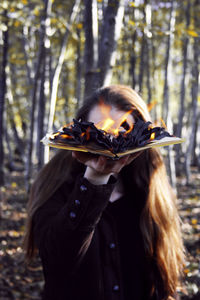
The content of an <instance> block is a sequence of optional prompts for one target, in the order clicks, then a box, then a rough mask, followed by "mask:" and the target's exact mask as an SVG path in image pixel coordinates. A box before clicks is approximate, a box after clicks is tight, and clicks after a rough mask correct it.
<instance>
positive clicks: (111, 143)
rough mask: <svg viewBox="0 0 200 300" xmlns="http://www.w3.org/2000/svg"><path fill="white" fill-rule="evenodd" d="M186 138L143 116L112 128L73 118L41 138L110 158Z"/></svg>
mask: <svg viewBox="0 0 200 300" xmlns="http://www.w3.org/2000/svg"><path fill="white" fill-rule="evenodd" d="M107 123H108V121H107ZM183 141H184V139H181V138H178V137H175V136H173V135H170V134H169V133H168V132H167V130H166V129H165V128H164V127H158V126H153V124H152V123H151V122H144V121H143V120H141V119H138V120H137V121H136V122H135V123H134V124H133V125H132V126H131V125H130V124H129V123H128V122H127V120H126V118H123V120H121V123H120V124H119V126H118V128H115V130H113V131H110V130H109V129H108V126H105V123H104V126H102V125H101V126H99V125H98V124H94V123H93V122H86V121H81V120H75V119H74V120H73V122H72V123H71V124H69V125H65V126H63V127H62V128H61V129H60V130H58V131H56V132H54V133H52V134H47V135H46V136H45V137H44V138H43V139H42V142H43V143H44V144H45V145H48V146H50V147H54V148H60V149H66V150H75V151H83V152H90V153H94V154H99V155H105V156H108V157H111V158H119V157H122V156H124V155H127V154H131V153H134V152H138V151H141V150H145V149H148V148H154V147H161V146H168V145H171V144H179V143H182V142H183Z"/></svg>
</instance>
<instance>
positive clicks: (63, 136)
mask: <svg viewBox="0 0 200 300" xmlns="http://www.w3.org/2000/svg"><path fill="white" fill-rule="evenodd" d="M60 137H61V139H72V136H71V135H68V134H61V135H60Z"/></svg>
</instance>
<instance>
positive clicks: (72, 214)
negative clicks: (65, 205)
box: [69, 211, 76, 219]
mask: <svg viewBox="0 0 200 300" xmlns="http://www.w3.org/2000/svg"><path fill="white" fill-rule="evenodd" d="M69 216H70V218H71V219H75V218H76V214H75V212H73V211H70V213H69Z"/></svg>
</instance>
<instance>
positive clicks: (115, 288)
mask: <svg viewBox="0 0 200 300" xmlns="http://www.w3.org/2000/svg"><path fill="white" fill-rule="evenodd" d="M113 291H114V292H118V291H119V285H118V284H115V285H114V286H113Z"/></svg>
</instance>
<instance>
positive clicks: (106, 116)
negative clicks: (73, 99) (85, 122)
mask: <svg viewBox="0 0 200 300" xmlns="http://www.w3.org/2000/svg"><path fill="white" fill-rule="evenodd" d="M100 109H101V113H102V116H103V119H102V120H101V121H100V122H98V123H96V124H95V126H96V127H97V128H98V129H101V130H104V131H106V132H108V133H109V134H112V135H115V136H117V135H118V134H119V132H120V131H122V128H123V127H122V126H121V125H122V124H123V123H124V122H125V121H126V122H127V123H128V125H129V128H128V130H126V134H127V133H128V132H130V131H131V130H132V129H133V124H130V122H128V121H127V118H128V116H129V115H130V114H131V113H132V111H133V110H129V111H127V112H125V113H124V114H123V115H122V116H120V117H119V118H118V119H114V118H112V116H111V106H109V105H106V104H105V103H103V102H101V103H100ZM123 129H124V128H123Z"/></svg>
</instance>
